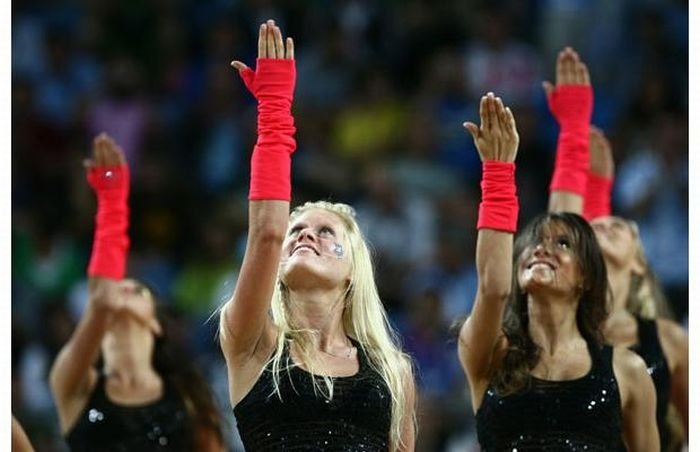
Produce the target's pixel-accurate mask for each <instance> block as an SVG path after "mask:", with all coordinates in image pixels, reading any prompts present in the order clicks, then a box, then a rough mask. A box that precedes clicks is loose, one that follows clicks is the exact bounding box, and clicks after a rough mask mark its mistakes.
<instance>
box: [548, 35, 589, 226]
mask: <svg viewBox="0 0 700 452" xmlns="http://www.w3.org/2000/svg"><path fill="white" fill-rule="evenodd" d="M543 87H544V90H545V94H546V96H547V102H548V104H549V110H550V111H551V112H552V115H554V118H555V119H556V120H557V122H558V123H559V139H558V141H557V153H556V158H555V161H554V174H552V182H551V184H550V186H549V190H550V195H549V211H550V212H571V213H577V214H579V215H581V214H582V213H583V197H584V196H585V193H586V186H587V183H588V182H587V181H588V168H589V156H588V153H589V150H588V144H589V136H588V134H589V127H590V123H591V114H592V113H593V90H592V89H591V83H590V78H589V75H588V68H587V67H586V65H585V64H584V63H583V62H582V61H581V60H580V59H579V56H578V54H577V53H576V52H575V51H574V50H573V49H571V48H570V47H567V48H565V49H564V50H562V51H561V52H559V56H558V57H557V65H556V86H553V85H552V84H551V83H549V82H544V83H543Z"/></svg>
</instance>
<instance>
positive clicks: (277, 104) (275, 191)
mask: <svg viewBox="0 0 700 452" xmlns="http://www.w3.org/2000/svg"><path fill="white" fill-rule="evenodd" d="M241 77H242V78H243V82H244V83H245V85H246V87H247V88H248V90H250V92H251V93H252V94H253V96H255V98H256V99H257V100H258V141H257V143H256V144H255V148H254V149H253V155H252V157H251V162H250V192H249V196H248V197H249V199H250V200H262V199H277V200H284V201H289V200H291V197H292V187H291V155H292V153H293V152H294V150H295V149H296V141H295V140H294V133H295V132H296V128H295V127H294V117H293V116H292V100H293V97H294V85H295V82H296V67H295V63H294V60H291V59H275V58H258V60H257V68H256V70H255V71H253V70H252V69H250V68H246V69H244V70H243V71H241Z"/></svg>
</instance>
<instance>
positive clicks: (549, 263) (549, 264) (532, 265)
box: [527, 259, 556, 270]
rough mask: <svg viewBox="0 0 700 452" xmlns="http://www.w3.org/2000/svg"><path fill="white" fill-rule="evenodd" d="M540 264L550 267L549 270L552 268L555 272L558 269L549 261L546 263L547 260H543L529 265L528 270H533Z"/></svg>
mask: <svg viewBox="0 0 700 452" xmlns="http://www.w3.org/2000/svg"><path fill="white" fill-rule="evenodd" d="M538 264H542V265H546V266H548V267H549V268H551V269H552V270H555V269H556V267H555V266H554V264H552V263H551V262H549V261H545V260H541V259H538V260H534V261H532V262H530V263H529V264H527V269H528V270H529V269H531V268H532V267H534V266H535V265H538Z"/></svg>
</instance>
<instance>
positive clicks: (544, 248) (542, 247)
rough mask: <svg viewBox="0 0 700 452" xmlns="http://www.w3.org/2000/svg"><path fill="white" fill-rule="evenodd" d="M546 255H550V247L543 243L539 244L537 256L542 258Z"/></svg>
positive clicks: (536, 250) (536, 248)
mask: <svg viewBox="0 0 700 452" xmlns="http://www.w3.org/2000/svg"><path fill="white" fill-rule="evenodd" d="M546 254H549V247H548V246H547V245H546V244H544V243H542V242H540V243H538V244H537V246H535V256H541V255H546Z"/></svg>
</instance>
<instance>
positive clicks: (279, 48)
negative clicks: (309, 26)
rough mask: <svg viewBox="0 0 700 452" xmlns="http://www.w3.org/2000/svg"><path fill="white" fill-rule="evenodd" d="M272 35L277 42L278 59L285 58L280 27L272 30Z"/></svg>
mask: <svg viewBox="0 0 700 452" xmlns="http://www.w3.org/2000/svg"><path fill="white" fill-rule="evenodd" d="M272 35H273V36H272V37H273V39H274V41H275V53H276V54H277V58H284V41H283V40H282V32H281V31H280V27H278V26H276V25H275V26H274V27H273V28H272Z"/></svg>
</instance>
